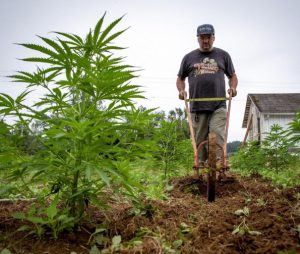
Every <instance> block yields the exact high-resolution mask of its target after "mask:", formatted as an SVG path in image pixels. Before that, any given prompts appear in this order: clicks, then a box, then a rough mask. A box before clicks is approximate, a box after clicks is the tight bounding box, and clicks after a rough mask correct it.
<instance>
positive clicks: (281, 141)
mask: <svg viewBox="0 0 300 254" xmlns="http://www.w3.org/2000/svg"><path fill="white" fill-rule="evenodd" d="M262 147H263V150H262V151H263V153H264V156H265V158H266V161H267V165H268V167H269V168H271V169H275V170H276V172H278V171H279V170H281V169H282V168H283V167H286V165H288V164H289V162H290V161H291V160H292V158H293V156H292V155H291V154H290V153H289V148H290V147H291V143H290V141H289V138H288V134H287V131H284V130H283V128H282V127H281V126H279V125H278V124H274V125H273V126H271V131H270V133H269V134H268V136H267V137H266V138H265V140H264V141H263V142H262Z"/></svg>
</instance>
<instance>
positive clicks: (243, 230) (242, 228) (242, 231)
mask: <svg viewBox="0 0 300 254" xmlns="http://www.w3.org/2000/svg"><path fill="white" fill-rule="evenodd" d="M232 234H233V235H235V234H238V235H240V236H243V235H246V234H249V235H261V234H262V233H261V232H259V231H256V230H251V229H250V228H249V227H248V225H247V224H246V219H245V217H244V218H243V220H242V222H241V223H240V224H239V225H238V226H237V227H235V228H234V230H233V231H232Z"/></svg>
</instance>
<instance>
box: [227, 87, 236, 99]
mask: <svg viewBox="0 0 300 254" xmlns="http://www.w3.org/2000/svg"><path fill="white" fill-rule="evenodd" d="M227 93H228V94H229V95H230V94H231V96H232V97H235V96H236V95H237V90H236V89H235V88H229V89H228V90H227Z"/></svg>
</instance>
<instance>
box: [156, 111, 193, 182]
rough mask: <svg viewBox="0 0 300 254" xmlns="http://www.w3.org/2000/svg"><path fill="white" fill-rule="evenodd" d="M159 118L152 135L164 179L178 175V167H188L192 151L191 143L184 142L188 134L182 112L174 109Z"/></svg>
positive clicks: (184, 116)
mask: <svg viewBox="0 0 300 254" xmlns="http://www.w3.org/2000/svg"><path fill="white" fill-rule="evenodd" d="M160 116H161V117H160V119H159V122H158V123H157V124H156V128H155V129H154V134H153V135H154V139H155V140H156V142H157V146H158V147H157V148H158V149H157V153H156V155H155V157H156V158H157V159H158V161H159V162H161V165H162V167H163V170H164V175H165V178H168V177H169V176H170V175H172V174H173V175H174V173H178V172H176V170H177V171H178V169H179V168H180V165H182V166H183V167H186V166H189V163H190V160H189V159H187V158H190V157H192V149H191V142H190V141H189V142H188V143H187V142H186V141H187V138H189V134H188V125H187V121H186V115H185V113H184V111H183V110H182V109H180V108H175V110H171V111H170V112H169V115H168V116H167V117H165V116H164V114H161V115H160ZM189 148H190V149H189ZM174 171H175V172H174Z"/></svg>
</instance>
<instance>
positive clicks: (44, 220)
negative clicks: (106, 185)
mask: <svg viewBox="0 0 300 254" xmlns="http://www.w3.org/2000/svg"><path fill="white" fill-rule="evenodd" d="M57 205H58V196H56V197H55V199H54V200H53V201H52V203H51V204H50V205H49V206H48V207H40V208H36V207H35V206H32V207H31V208H30V209H29V210H28V212H27V213H26V214H25V213H22V212H18V213H15V214H14V215H13V216H14V217H15V218H16V219H20V220H27V221H29V222H31V223H32V224H33V226H27V225H24V226H21V227H20V228H19V229H18V231H24V230H26V231H29V232H30V234H32V233H33V234H36V235H37V236H38V237H41V236H42V235H43V234H44V233H45V231H47V230H50V231H51V233H52V236H53V238H54V239H57V237H58V235H59V233H60V232H62V231H63V230H70V229H72V228H73V226H74V224H75V218H74V217H70V216H69V212H68V209H64V210H59V209H58V208H57Z"/></svg>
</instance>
